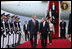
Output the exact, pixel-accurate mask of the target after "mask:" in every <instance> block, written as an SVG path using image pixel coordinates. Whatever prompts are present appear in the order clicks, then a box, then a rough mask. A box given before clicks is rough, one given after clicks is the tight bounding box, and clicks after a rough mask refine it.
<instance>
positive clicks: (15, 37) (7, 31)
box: [1, 13, 21, 48]
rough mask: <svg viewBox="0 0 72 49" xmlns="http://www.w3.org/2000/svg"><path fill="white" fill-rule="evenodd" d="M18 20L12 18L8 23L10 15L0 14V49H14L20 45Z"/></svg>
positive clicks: (14, 17) (15, 17) (16, 17)
mask: <svg viewBox="0 0 72 49" xmlns="http://www.w3.org/2000/svg"><path fill="white" fill-rule="evenodd" d="M19 19H20V18H18V16H12V17H11V21H10V14H7V15H5V13H3V14H1V48H5V47H7V48H9V47H10V46H12V47H14V46H17V45H19V44H20V39H21V27H20V21H19Z"/></svg>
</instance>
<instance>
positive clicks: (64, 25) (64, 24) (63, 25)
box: [60, 22, 66, 30]
mask: <svg viewBox="0 0 72 49" xmlns="http://www.w3.org/2000/svg"><path fill="white" fill-rule="evenodd" d="M62 27H64V30H65V29H66V22H64V23H63V24H62V22H60V29H61V30H62Z"/></svg>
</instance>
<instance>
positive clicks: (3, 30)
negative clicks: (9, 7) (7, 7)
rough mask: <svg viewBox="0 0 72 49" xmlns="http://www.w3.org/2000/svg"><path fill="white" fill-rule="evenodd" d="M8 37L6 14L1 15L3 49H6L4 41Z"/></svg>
mask: <svg viewBox="0 0 72 49" xmlns="http://www.w3.org/2000/svg"><path fill="white" fill-rule="evenodd" d="M5 37H6V30H5V13H3V14H2V15H1V48H5V47H4V43H5V42H4V39H5Z"/></svg>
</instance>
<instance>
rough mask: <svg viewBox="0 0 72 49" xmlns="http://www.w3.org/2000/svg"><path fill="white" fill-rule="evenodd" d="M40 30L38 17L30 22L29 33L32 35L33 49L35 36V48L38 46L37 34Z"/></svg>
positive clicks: (34, 17)
mask: <svg viewBox="0 0 72 49" xmlns="http://www.w3.org/2000/svg"><path fill="white" fill-rule="evenodd" d="M38 30H39V22H38V21H37V20H36V16H33V19H32V20H30V21H29V22H28V33H30V42H31V46H32V47H33V36H34V48H36V45H37V32H38Z"/></svg>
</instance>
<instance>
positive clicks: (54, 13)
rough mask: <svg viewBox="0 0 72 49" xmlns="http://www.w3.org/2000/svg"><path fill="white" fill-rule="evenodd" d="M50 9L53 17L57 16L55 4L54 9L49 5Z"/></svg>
mask: <svg viewBox="0 0 72 49" xmlns="http://www.w3.org/2000/svg"><path fill="white" fill-rule="evenodd" d="M52 6H53V5H52ZM51 11H52V16H54V17H55V18H57V17H58V14H57V12H56V11H57V8H56V5H55V9H54V10H53V7H51Z"/></svg>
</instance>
